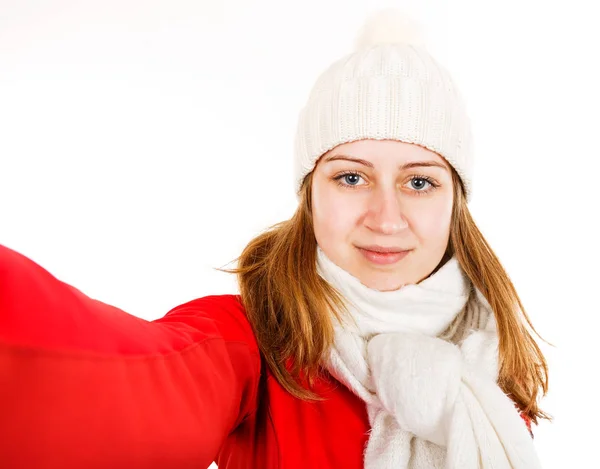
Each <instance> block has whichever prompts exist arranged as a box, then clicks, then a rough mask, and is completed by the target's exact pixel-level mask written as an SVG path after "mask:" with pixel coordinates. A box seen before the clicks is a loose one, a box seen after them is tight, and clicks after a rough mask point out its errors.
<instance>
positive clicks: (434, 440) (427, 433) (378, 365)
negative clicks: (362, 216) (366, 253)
mask: <svg viewBox="0 0 600 469" xmlns="http://www.w3.org/2000/svg"><path fill="white" fill-rule="evenodd" d="M317 270H318V272H319V274H320V275H321V277H322V278H324V279H325V280H326V281H327V282H328V283H329V284H330V285H331V286H333V287H334V288H335V289H336V290H337V291H338V292H339V293H340V294H341V295H342V297H343V298H344V300H345V302H346V304H347V308H348V312H349V313H350V317H349V318H348V317H347V319H349V320H345V321H344V324H336V326H335V339H334V346H333V348H332V351H331V354H330V357H329V362H328V364H327V367H328V371H329V372H330V373H331V374H332V375H333V376H334V377H335V378H336V379H338V380H339V381H340V382H341V383H343V384H344V385H345V386H347V387H348V388H349V389H350V390H352V391H353V392H354V393H355V394H356V395H358V396H359V397H360V398H361V399H363V400H364V401H365V403H366V405H367V411H368V415H369V421H370V424H371V431H370V436H369V440H368V444H367V447H366V449H365V453H364V459H365V469H402V468H407V469H408V468H410V469H434V468H435V469H442V468H445V469H492V468H493V469H536V468H540V467H541V466H540V463H539V459H538V457H537V454H536V451H535V448H534V446H533V441H532V438H531V436H530V434H529V432H528V430H527V428H526V426H525V424H524V422H523V420H522V419H521V417H520V415H519V413H518V411H517V409H516V407H515V405H514V403H513V402H512V401H511V399H510V398H509V397H508V396H507V395H506V394H505V393H504V392H503V391H502V390H501V389H500V387H499V386H498V385H497V377H498V336H497V331H496V322H495V319H494V315H493V313H492V311H491V308H490V306H489V303H488V302H487V301H486V299H485V297H484V296H483V295H482V294H481V293H480V292H479V291H478V290H477V289H473V287H472V284H471V282H470V281H469V279H468V278H467V277H466V275H465V274H464V271H463V270H462V268H461V267H460V264H459V263H458V261H457V260H456V258H454V257H453V258H451V259H450V260H448V261H447V262H446V263H445V264H444V265H443V266H442V267H441V268H440V269H439V270H438V271H437V272H435V273H434V274H433V275H431V276H429V277H428V278H427V279H425V280H423V281H422V282H420V283H419V284H416V285H415V284H410V285H405V286H403V287H402V288H400V289H399V290H396V291H391V292H379V291H376V290H373V289H370V288H368V287H366V286H365V285H363V284H362V283H360V281H359V280H358V279H356V278H355V277H353V276H352V275H350V274H349V273H347V272H346V271H344V270H343V269H341V268H340V267H338V266H337V265H336V264H334V263H333V262H332V261H331V260H330V259H329V258H327V256H326V255H325V254H324V252H323V251H322V250H321V249H320V248H317ZM472 289H473V290H474V292H475V294H474V295H470V293H471V290H472ZM468 302H469V304H467V303H468ZM467 309H469V310H470V311H471V313H473V311H474V312H475V313H476V314H474V315H473V314H471V316H470V319H469V318H468V317H467V316H466V315H465V314H464V312H465V311H466V310H467ZM469 320H470V321H471V324H466V325H465V324H463V325H462V326H466V327H467V329H465V333H464V335H463V337H464V338H463V339H462V340H460V341H459V343H453V342H451V341H449V340H445V339H443V338H441V337H440V336H441V335H443V334H442V333H444V332H445V331H447V330H448V329H449V328H452V327H453V324H457V322H465V321H466V322H468V321H469Z"/></svg>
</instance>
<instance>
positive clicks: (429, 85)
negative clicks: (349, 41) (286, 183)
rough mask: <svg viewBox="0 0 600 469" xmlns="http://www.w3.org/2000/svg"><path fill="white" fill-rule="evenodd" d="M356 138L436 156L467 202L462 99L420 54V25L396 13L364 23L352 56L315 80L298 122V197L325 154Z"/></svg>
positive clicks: (469, 156)
mask: <svg viewBox="0 0 600 469" xmlns="http://www.w3.org/2000/svg"><path fill="white" fill-rule="evenodd" d="M361 139H376V140H384V139H389V140H399V141H402V142H406V143H414V144H418V145H420V146H423V147H425V148H427V149H429V150H431V151H434V152H436V153H438V154H439V155H440V156H442V157H443V158H445V159H446V160H447V161H448V163H449V164H450V165H452V166H453V167H454V169H455V170H456V172H457V173H458V175H459V176H460V178H461V179H462V182H463V184H464V186H465V192H466V198H467V201H469V200H470V199H471V191H472V182H471V178H472V173H473V152H472V136H471V126H470V121H469V118H468V116H467V113H466V109H465V105H464V102H463V100H462V98H461V95H460V93H459V91H458V89H457V87H456V85H455V83H454V82H453V80H452V78H451V77H450V75H449V73H448V71H447V70H446V69H444V68H443V67H442V66H441V65H440V64H439V63H438V62H436V61H435V59H434V58H433V57H432V56H431V55H430V54H429V53H428V52H427V50H426V49H425V47H424V43H423V40H422V36H421V33H420V28H419V26H418V25H417V24H416V23H415V22H414V21H413V20H411V19H410V18H409V17H408V16H407V15H406V14H404V13H403V12H401V11H399V10H394V9H386V10H381V11H379V12H378V13H376V14H375V15H374V16H373V17H371V18H370V19H369V20H367V22H366V23H365V25H364V26H363V29H362V31H361V33H360V34H359V36H358V38H357V43H356V48H355V51H354V52H353V53H352V54H349V55H347V56H345V57H342V58H341V59H339V60H337V61H336V62H334V63H333V64H332V65H331V66H329V68H327V70H325V71H324V72H323V73H322V74H321V75H320V76H319V78H318V79H317V81H316V83H315V85H314V87H313V89H312V90H311V93H310V95H309V99H308V102H307V104H306V106H305V107H304V109H302V111H301V113H300V117H299V122H298V129H297V133H296V141H295V151H294V153H295V154H294V157H295V158H294V160H295V161H294V177H295V181H296V192H297V193H299V190H300V187H301V185H302V181H303V180H304V177H305V176H306V175H307V174H309V173H310V172H311V171H312V170H313V169H314V167H315V164H316V163H317V160H318V159H319V158H320V157H321V156H322V155H323V154H324V153H326V152H327V151H329V150H331V149H332V148H334V147H336V146H338V145H341V144H342V143H347V142H352V141H355V140H361Z"/></svg>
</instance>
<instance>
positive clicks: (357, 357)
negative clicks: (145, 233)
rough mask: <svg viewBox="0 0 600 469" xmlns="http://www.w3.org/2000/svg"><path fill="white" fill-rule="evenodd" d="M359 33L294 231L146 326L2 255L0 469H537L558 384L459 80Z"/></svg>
mask: <svg viewBox="0 0 600 469" xmlns="http://www.w3.org/2000/svg"><path fill="white" fill-rule="evenodd" d="M414 33H415V27H414V25H413V24H412V23H411V22H410V20H409V19H407V18H406V17H404V16H403V15H401V14H397V13H393V14H392V13H391V12H389V11H384V12H382V13H381V14H379V15H376V16H375V17H374V18H373V19H372V20H370V21H368V22H367V24H366V26H365V29H364V30H363V31H362V33H361V35H360V36H359V37H360V40H359V41H358V45H357V47H356V50H354V51H353V52H352V53H350V54H348V55H346V56H344V57H342V58H340V59H339V60H337V61H335V62H334V63H333V64H332V65H331V66H330V67H329V68H327V70H325V71H324V72H323V73H322V75H321V76H320V77H319V78H318V79H317V81H316V84H315V86H314V89H313V91H312V92H311V93H310V96H309V99H308V102H307V104H306V106H305V107H304V108H303V110H302V112H301V113H300V117H299V122H298V128H297V137H296V145H295V155H294V164H295V179H296V181H295V186H294V188H295V190H296V193H297V196H298V202H299V203H298V206H297V208H296V211H295V213H294V214H293V216H292V217H291V218H290V219H289V220H286V221H283V222H281V223H279V224H277V225H275V226H273V227H271V228H270V229H268V230H266V231H265V232H264V233H261V234H260V235H259V236H257V237H256V238H254V239H252V240H251V241H250V242H249V243H248V244H247V246H246V247H245V248H244V250H243V252H242V253H241V256H240V257H239V259H238V261H239V263H238V266H237V268H235V269H232V270H230V272H234V273H235V274H237V276H238V281H239V286H240V293H241V294H240V295H214V296H207V297H203V298H198V299H196V300H193V301H190V302H188V303H185V304H181V305H179V306H176V307H175V308H173V309H171V310H170V311H169V312H168V313H167V314H166V315H165V316H164V317H161V318H159V319H157V320H154V321H145V320H143V319H140V318H137V317H134V316H132V315H130V314H127V313H126V312H125V311H122V310H120V309H118V308H116V307H113V306H111V305H108V304H105V303H102V302H100V301H98V300H94V299H92V298H90V297H88V296H86V295H84V294H83V293H82V292H80V291H79V290H77V289H76V288H74V287H72V286H71V285H68V284H66V283H64V282H60V281H59V280H57V279H56V278H55V277H53V276H52V275H51V274H50V273H49V272H47V271H46V270H44V269H43V268H42V267H41V266H39V265H37V264H35V263H34V262H33V261H31V260H29V259H27V258H26V257H25V256H23V255H21V254H18V253H16V252H14V251H11V250H10V249H7V248H3V247H1V246H0V416H1V417H0V441H1V443H0V467H2V469H12V468H21V467H23V468H30V467H31V468H37V469H50V468H56V467H61V468H62V469H84V468H85V469H96V468H97V469H100V468H121V467H131V468H139V469H159V468H160V469H164V468H169V469H188V468H206V467H207V466H209V465H210V464H211V462H213V461H216V462H217V463H218V465H219V467H220V468H221V469H243V468H261V469H281V468H285V469H300V468H302V469H304V468H317V467H318V468H325V469H327V468H331V469H333V468H345V469H361V468H365V469H389V468H394V469H441V468H445V469H491V468H497V469H536V468H539V467H540V464H539V461H538V457H537V454H536V451H535V448H534V446H533V442H532V438H531V437H532V434H531V433H530V432H529V431H528V430H530V429H531V423H537V421H538V420H539V419H544V418H547V417H548V416H547V415H546V414H545V413H544V412H543V411H542V410H541V408H540V407H539V405H538V397H540V394H542V393H544V392H546V390H547V383H548V381H547V379H548V377H547V366H546V361H545V358H544V356H543V355H542V353H541V351H540V349H539V347H538V345H537V344H536V342H535V340H534V338H533V333H534V332H535V330H534V329H533V326H532V325H531V323H530V321H529V318H528V316H527V314H526V313H525V310H524V308H523V305H522V304H521V301H520V298H519V296H518V294H517V292H516V289H515V287H514V286H513V284H512V282H511V280H510V279H509V277H508V275H507V273H506V271H505V270H504V268H503V267H502V265H501V263H500V261H499V260H498V258H497V256H496V255H495V254H494V252H493V250H492V249H491V247H490V245H489V244H488V242H487V241H486V240H485V239H484V237H483V236H482V234H481V232H480V231H479V229H478V228H477V226H476V224H475V222H474V221H473V219H472V217H471V215H470V211H469V208H468V202H469V200H470V199H471V197H472V177H473V164H472V163H473V159H474V155H473V151H472V148H471V132H470V123H469V119H468V117H467V114H466V110H465V106H464V103H463V101H462V99H461V97H460V94H459V93H458V90H457V87H456V86H455V84H454V82H453V80H452V79H451V77H450V75H449V73H448V72H447V70H445V69H444V68H443V67H441V66H440V65H439V64H438V63H437V62H436V61H435V59H434V58H433V57H432V56H431V55H430V54H429V52H428V51H427V49H426V48H425V47H424V46H423V45H422V44H420V43H419V41H418V40H417V39H418V38H417V37H416V36H415V34H414Z"/></svg>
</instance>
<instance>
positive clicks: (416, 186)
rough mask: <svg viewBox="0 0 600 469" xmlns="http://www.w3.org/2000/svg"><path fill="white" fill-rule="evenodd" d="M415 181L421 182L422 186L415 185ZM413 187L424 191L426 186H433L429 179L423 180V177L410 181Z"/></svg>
mask: <svg viewBox="0 0 600 469" xmlns="http://www.w3.org/2000/svg"><path fill="white" fill-rule="evenodd" d="M414 181H420V182H421V184H416V185H415V184H414ZM410 182H411V184H412V186H413V188H414V189H416V190H418V191H421V189H423V186H425V185H426V184H429V185H432V184H431V182H429V181H428V180H427V179H425V178H421V177H414V178H412V179H411V180H410Z"/></svg>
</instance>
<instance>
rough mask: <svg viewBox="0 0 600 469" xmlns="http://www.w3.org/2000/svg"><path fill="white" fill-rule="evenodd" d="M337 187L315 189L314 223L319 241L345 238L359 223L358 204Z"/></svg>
mask: <svg viewBox="0 0 600 469" xmlns="http://www.w3.org/2000/svg"><path fill="white" fill-rule="evenodd" d="M336 189H337V188H330V187H322V186H318V187H315V188H314V191H313V204H312V205H313V224H314V229H315V236H316V238H317V242H319V241H320V240H321V243H320V244H323V240H324V239H325V238H330V239H331V238H338V239H339V238H344V237H345V236H346V235H347V234H349V233H350V232H351V231H352V230H353V229H354V228H355V227H356V224H357V219H358V217H357V215H356V204H355V203H354V204H353V203H352V200H351V199H352V198H351V197H347V196H344V194H340V191H338V190H336Z"/></svg>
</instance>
